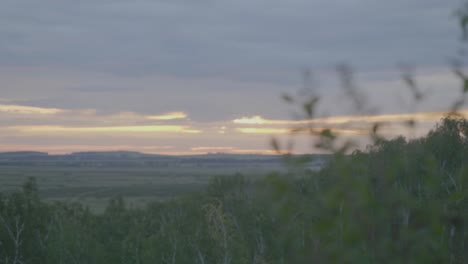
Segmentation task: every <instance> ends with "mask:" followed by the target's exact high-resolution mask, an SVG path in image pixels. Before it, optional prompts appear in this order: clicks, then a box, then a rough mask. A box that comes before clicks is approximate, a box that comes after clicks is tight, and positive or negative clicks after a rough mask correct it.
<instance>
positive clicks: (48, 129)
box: [7, 125, 202, 134]
mask: <svg viewBox="0 0 468 264" xmlns="http://www.w3.org/2000/svg"><path fill="white" fill-rule="evenodd" d="M7 129H13V130H16V131H19V132H25V133H89V132H92V133H99V132H136V133H138V132H152V133H153V132H154V133H158V132H171V133H190V134H198V133H201V132H202V131H201V130H197V129H191V128H189V127H187V126H173V125H160V126H108V127H65V126H11V127H7Z"/></svg>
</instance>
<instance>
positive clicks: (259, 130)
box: [237, 127, 291, 134]
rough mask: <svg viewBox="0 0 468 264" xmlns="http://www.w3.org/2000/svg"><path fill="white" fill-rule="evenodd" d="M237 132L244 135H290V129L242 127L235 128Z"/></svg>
mask: <svg viewBox="0 0 468 264" xmlns="http://www.w3.org/2000/svg"><path fill="white" fill-rule="evenodd" d="M237 131H239V132H241V133H245V134H286V133H290V132H291V129H285V128H255V127H243V128H237Z"/></svg>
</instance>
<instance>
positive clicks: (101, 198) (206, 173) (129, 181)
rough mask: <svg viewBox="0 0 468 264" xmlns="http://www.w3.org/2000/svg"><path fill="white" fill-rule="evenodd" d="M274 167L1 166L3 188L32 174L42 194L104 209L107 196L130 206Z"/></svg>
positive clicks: (257, 174) (10, 187)
mask: <svg viewBox="0 0 468 264" xmlns="http://www.w3.org/2000/svg"><path fill="white" fill-rule="evenodd" d="M274 169H278V168H270V167H265V166H263V167H262V166H260V165H259V166H255V164H251V165H250V166H249V167H245V166H231V167H222V168H221V167H209V168H194V167H165V168H157V167H154V166H141V167H118V168H115V167H113V166H59V165H43V166H5V165H2V166H0V192H2V191H7V192H8V191H11V190H15V189H17V188H19V187H21V185H22V184H23V183H24V182H25V180H26V179H27V178H29V177H35V178H36V180H37V183H38V185H39V189H40V194H41V196H42V198H44V199H46V200H49V201H53V200H67V201H76V202H81V203H84V204H87V205H89V206H90V207H91V209H93V210H95V211H101V210H102V209H103V208H104V206H105V204H106V203H107V201H108V199H109V198H111V197H113V196H116V195H122V196H123V197H125V200H126V201H127V202H128V205H129V206H136V207H138V206H141V205H142V204H145V203H147V202H148V201H154V200H161V199H167V198H171V197H174V196H177V195H180V194H184V193H190V192H193V191H199V190H202V189H203V188H204V186H205V185H206V184H207V183H208V182H209V180H210V179H211V178H212V177H214V176H228V175H233V174H235V173H242V174H244V175H247V176H249V177H261V176H263V175H265V174H267V173H269V172H271V171H273V170H274Z"/></svg>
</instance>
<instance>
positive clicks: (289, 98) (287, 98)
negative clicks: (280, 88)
mask: <svg viewBox="0 0 468 264" xmlns="http://www.w3.org/2000/svg"><path fill="white" fill-rule="evenodd" d="M281 98H282V99H283V101H285V102H286V103H289V104H291V103H294V99H293V98H292V96H291V95H289V94H287V93H284V94H282V95H281Z"/></svg>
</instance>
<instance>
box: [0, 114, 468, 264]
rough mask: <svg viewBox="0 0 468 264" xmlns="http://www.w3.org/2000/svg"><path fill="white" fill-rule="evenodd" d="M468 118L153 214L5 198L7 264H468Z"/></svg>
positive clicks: (217, 182) (226, 187)
mask: <svg viewBox="0 0 468 264" xmlns="http://www.w3.org/2000/svg"><path fill="white" fill-rule="evenodd" d="M467 136H468V122H467V121H466V120H464V119H461V118H458V117H447V118H445V119H444V120H442V121H441V123H440V124H438V125H437V127H435V128H434V129H433V130H432V131H430V132H429V134H428V135H427V136H426V137H424V138H420V139H415V140H410V141H408V140H406V139H405V138H403V137H399V138H395V139H392V140H385V139H378V140H376V142H375V143H374V144H373V145H371V146H369V147H368V149H367V151H365V152H364V151H355V152H354V153H352V154H350V155H345V154H342V153H336V154H335V155H334V156H333V159H332V161H331V162H329V164H328V165H326V167H324V168H323V169H322V170H321V171H318V172H313V171H303V175H297V173H295V174H294V175H288V174H287V173H286V174H271V175H269V176H268V177H266V178H265V179H261V180H256V181H251V180H249V179H248V178H246V177H243V176H241V175H238V176H233V177H230V178H226V177H217V178H213V179H212V181H211V183H210V184H209V186H208V187H207V188H206V190H205V191H204V192H199V193H195V194H192V195H188V196H185V197H180V198H176V199H172V200H170V201H164V202H153V203H150V204H149V205H147V206H146V207H145V208H141V209H134V208H133V209H132V208H127V207H126V205H125V201H124V200H123V199H122V198H121V197H116V198H113V199H111V200H110V202H109V204H108V205H107V208H106V209H105V211H104V212H103V213H101V214H93V213H91V212H90V210H89V209H88V208H86V207H85V206H83V205H81V204H78V203H65V202H56V203H45V202H43V201H42V200H41V199H40V197H39V195H38V188H37V184H36V182H35V180H34V179H30V180H28V181H27V182H26V183H25V184H24V186H23V189H22V191H18V192H14V193H10V194H4V195H2V196H1V197H0V263H113V264H114V263H125V264H128V263H468V244H467V242H468V241H467V238H468V230H467V228H468V197H467V194H468V138H467Z"/></svg>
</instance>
